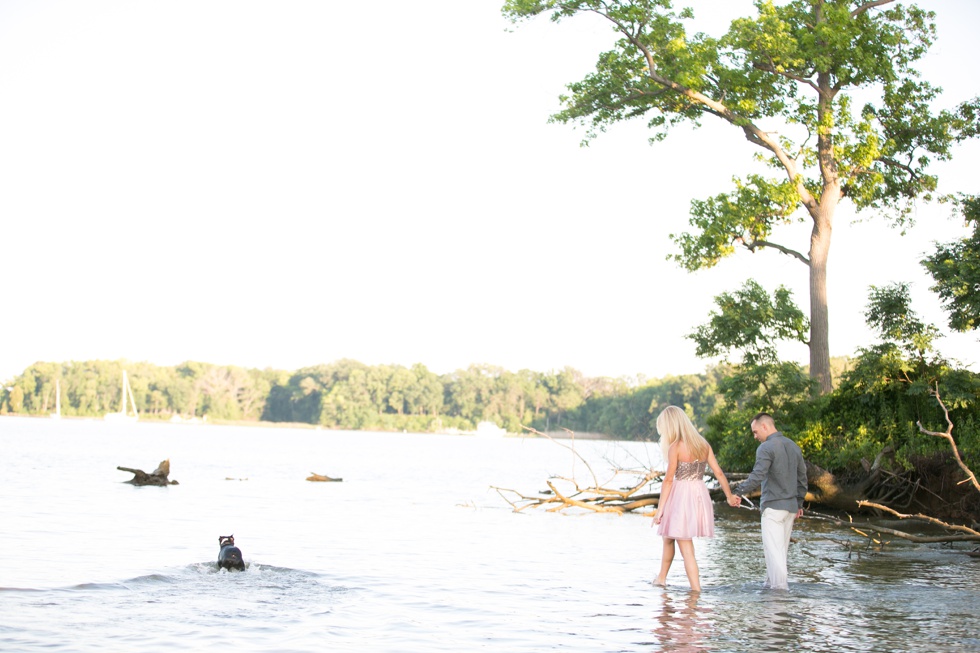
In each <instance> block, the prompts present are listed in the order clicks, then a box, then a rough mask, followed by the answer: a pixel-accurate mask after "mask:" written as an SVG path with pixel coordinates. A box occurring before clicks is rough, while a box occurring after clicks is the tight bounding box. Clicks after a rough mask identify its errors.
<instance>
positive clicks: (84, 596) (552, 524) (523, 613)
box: [0, 418, 980, 653]
mask: <svg viewBox="0 0 980 653" xmlns="http://www.w3.org/2000/svg"><path fill="white" fill-rule="evenodd" d="M576 446H577V448H578V450H579V452H580V453H582V454H583V455H585V456H586V457H587V458H588V459H589V460H590V461H591V462H592V463H593V467H594V468H595V469H596V471H597V472H598V473H599V475H600V477H601V478H602V479H603V480H605V479H607V478H609V476H610V472H608V471H607V470H608V467H609V465H608V461H609V460H612V461H615V462H618V463H620V464H622V465H627V466H630V465H634V464H635V462H636V459H639V460H641V461H643V462H647V461H649V460H651V459H654V458H655V457H656V455H657V454H656V447H655V446H654V445H643V444H640V443H629V444H619V443H609V442H578V443H577V445H576ZM164 458H170V459H171V474H170V477H171V478H172V479H177V480H178V481H179V482H180V485H177V486H171V487H167V488H157V487H142V488H137V487H133V486H130V485H128V484H125V483H123V481H125V480H128V479H129V478H130V476H131V475H130V474H128V473H124V472H120V471H117V470H116V466H117V465H122V466H124V467H138V468H141V469H144V470H146V471H152V469H154V468H155V467H156V465H157V463H158V462H160V461H161V460H163V459H164ZM573 471H574V473H575V474H576V476H577V477H578V478H579V479H580V480H582V481H586V480H587V478H588V477H587V470H586V469H585V467H584V465H583V464H582V463H581V462H576V461H574V460H573V457H572V455H571V453H570V452H569V451H567V450H566V449H563V448H561V447H559V446H557V445H555V444H554V443H552V442H548V441H546V440H533V439H521V438H502V439H494V438H478V437H467V436H436V435H412V434H372V433H350V432H326V431H311V430H290V429H273V428H236V427H221V426H188V425H170V424H144V423H140V424H135V425H123V424H118V425H117V424H107V423H103V422H96V421H75V420H62V421H61V422H54V421H48V420H40V419H22V418H0V493H2V494H0V650H2V651H42V650H43V651H100V652H101V651H106V650H110V651H126V650H140V651H167V652H168V653H169V651H172V650H174V649H175V648H176V649H178V650H189V649H205V650H213V651H224V650H228V651H232V650H234V651H284V652H285V651H317V652H320V651H324V650H331V651H398V652H405V651H471V650H482V651H506V652H518V651H545V650H561V651H588V652H595V651H651V652H655V651H698V652H708V651H748V650H752V651H787V650H806V651H828V652H830V651H835V652H836V651H869V650H882V651H947V650H948V651H980V600H978V599H980V562H978V561H976V560H973V559H971V558H969V557H967V556H965V555H963V553H962V551H963V550H965V549H966V548H967V547H966V546H965V545H959V547H958V549H955V550H948V549H942V548H940V547H934V546H921V545H911V544H908V543H904V542H898V543H893V544H891V545H889V547H887V549H886V551H885V552H884V553H882V554H878V555H872V554H867V553H865V554H862V555H860V556H859V555H856V554H853V553H852V554H850V555H849V553H848V551H847V550H846V549H845V548H844V547H843V546H842V545H841V544H840V543H839V542H840V541H842V540H847V539H854V540H855V541H856V538H851V537H850V536H849V535H848V534H847V533H845V532H843V531H841V530H839V529H836V528H834V527H832V526H830V525H827V524H823V523H816V522H812V521H810V522H805V523H802V524H800V526H799V527H798V529H797V531H796V533H795V535H796V536H797V537H798V540H799V541H798V542H797V543H796V544H794V545H793V546H792V547H791V551H790V581H791V588H790V591H789V592H769V591H765V590H762V588H761V580H762V577H763V575H764V563H763V561H762V553H761V543H760V539H759V530H758V514H757V513H752V512H750V511H747V510H735V509H729V508H727V506H718V507H717V508H716V511H717V521H716V534H717V537H716V538H715V539H714V540H704V541H697V542H696V549H697V553H698V561H699V564H700V566H701V578H702V584H703V586H704V591H703V592H702V593H701V594H700V595H695V594H691V593H690V592H689V591H687V582H686V578H685V576H684V571H683V565H682V564H681V560H680V556H679V555H678V557H677V559H676V561H675V564H674V568H673V569H672V570H671V575H670V577H669V578H668V583H669V587H668V589H666V590H662V589H659V588H655V587H653V586H652V584H651V580H652V579H653V577H654V576H655V574H656V571H657V569H658V568H659V558H660V548H661V545H660V540H659V539H658V538H657V537H656V536H655V534H654V531H653V530H652V529H651V528H650V520H649V519H648V518H645V517H641V516H638V515H627V516H615V515H592V514H590V515H567V514H566V515H561V514H551V513H547V512H544V511H541V510H533V509H532V510H529V511H527V512H526V513H524V514H515V513H513V512H512V511H511V509H510V507H509V506H508V505H507V504H506V503H505V502H504V501H503V500H502V499H501V498H500V497H499V496H498V495H497V493H496V492H494V491H492V490H489V486H490V485H498V486H502V487H509V488H513V489H516V490H519V491H523V492H525V493H526V494H533V493H534V492H536V491H537V490H539V489H541V488H543V487H545V484H544V481H545V479H546V478H547V477H548V476H549V475H550V474H561V475H565V476H569V475H571V474H572V473H573ZM311 472H317V473H321V474H327V475H330V476H342V477H343V478H344V481H343V482H342V483H309V482H306V481H305V480H304V479H305V478H306V476H307V475H309V474H310V473H311ZM226 479H233V480H226ZM618 483H619V481H618V480H617V481H614V482H613V483H612V485H617V484H618ZM626 484H627V483H626V479H623V482H622V485H626ZM230 533H234V535H235V539H236V542H237V544H238V545H239V546H240V548H241V549H242V551H243V553H244V555H245V559H246V562H247V563H248V568H247V570H246V571H245V572H241V573H237V572H227V571H217V570H216V569H215V564H214V561H215V559H216V557H217V551H218V549H217V538H218V536H219V535H227V534H230Z"/></svg>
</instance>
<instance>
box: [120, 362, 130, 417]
mask: <svg viewBox="0 0 980 653" xmlns="http://www.w3.org/2000/svg"><path fill="white" fill-rule="evenodd" d="M127 386H129V380H128V379H127V378H126V370H123V385H122V410H121V411H119V412H120V413H122V414H123V415H125V414H126V387H127Z"/></svg>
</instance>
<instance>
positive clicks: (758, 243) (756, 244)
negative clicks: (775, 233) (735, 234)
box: [735, 237, 810, 267]
mask: <svg viewBox="0 0 980 653" xmlns="http://www.w3.org/2000/svg"><path fill="white" fill-rule="evenodd" d="M735 240H738V241H741V243H742V245H744V246H745V248H746V249H748V250H749V251H750V252H752V253H753V254H754V253H755V250H756V249H758V248H760V247H772V248H773V249H775V250H778V251H780V252H782V253H783V254H786V255H787V256H793V257H795V258H797V259H799V260H800V261H802V262H803V264H804V265H806V266H807V267H809V265H810V259H808V258H807V257H805V256H803V255H802V254H800V253H799V252H797V251H796V250H795V249H790V248H789V247H785V246H783V245H779V244H777V243H771V242H769V241H768V240H753V241H752V242H748V241H746V240H745V239H744V238H742V237H739V238H736V239H735Z"/></svg>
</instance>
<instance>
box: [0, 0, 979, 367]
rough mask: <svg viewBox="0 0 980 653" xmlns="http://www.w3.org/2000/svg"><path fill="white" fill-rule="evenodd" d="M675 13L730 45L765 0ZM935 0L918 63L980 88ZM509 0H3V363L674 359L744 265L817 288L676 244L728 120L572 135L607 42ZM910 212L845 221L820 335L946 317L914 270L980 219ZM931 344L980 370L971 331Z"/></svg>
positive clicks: (941, 80) (729, 161)
mask: <svg viewBox="0 0 980 653" xmlns="http://www.w3.org/2000/svg"><path fill="white" fill-rule="evenodd" d="M678 4H688V5H690V6H693V7H694V8H695V11H696V14H697V15H698V16H699V23H698V27H699V29H702V30H703V31H705V32H708V33H711V34H716V35H718V34H721V33H722V32H723V31H724V30H725V29H726V27H727V24H728V22H729V21H730V20H731V19H732V18H733V17H735V16H737V15H740V14H747V13H749V10H750V9H751V3H749V2H745V1H744V0H734V1H732V2H728V3H725V5H724V9H723V10H719V5H718V3H712V2H708V1H706V0H692V1H691V2H689V3H678ZM919 4H920V6H922V7H925V8H930V9H934V10H936V11H937V13H938V20H937V23H938V28H939V40H938V42H937V44H936V45H935V46H934V47H933V49H932V50H931V51H930V54H929V55H928V57H927V59H926V60H925V61H924V62H923V64H922V65H921V69H922V70H923V71H924V72H925V77H926V78H927V79H930V80H931V81H933V82H934V83H936V84H938V85H940V86H942V87H943V88H944V89H945V93H944V96H943V98H942V101H941V103H940V104H941V106H943V107H952V106H955V104H956V103H958V102H959V101H962V100H965V99H968V98H970V97H974V96H976V95H977V94H978V92H980V90H978V84H977V82H976V76H975V75H974V72H973V70H972V66H973V62H974V61H975V52H974V48H973V45H974V42H975V38H976V37H975V34H974V33H973V28H974V27H975V26H976V25H977V24H980V4H977V3H976V2H975V1H974V0H946V1H944V2H939V1H938V0H935V1H924V2H920V3H919ZM501 5H502V0H465V1H461V0H433V1H431V2H427V3H410V2H405V1H404V0H379V1H377V2H372V3H370V4H369V5H364V4H361V3H352V2H339V1H333V0H311V1H306V0H290V1H288V2H281V1H277V2H271V1H250V0H169V1H167V2H152V1H148V0H86V2H77V1H54V0H0V271H2V274H3V286H2V287H3V291H2V300H0V380H5V379H10V378H12V377H14V376H15V375H18V374H20V373H22V372H23V370H24V369H25V368H26V367H27V366H29V365H30V364H32V363H34V362H35V361H70V360H76V361H81V360H91V359H103V360H116V359H126V360H131V361H149V362H151V363H156V364H159V365H175V364H177V363H180V362H182V361H185V360H196V361H202V362H209V363H215V364H222V365H238V366H243V367H256V368H266V367H272V368H276V369H284V370H295V369H298V368H301V367H304V366H308V365H316V364H320V363H328V362H331V361H335V360H338V359H341V358H351V359H355V360H359V361H361V362H364V363H367V364H370V365H377V364H400V365H406V366H408V365H412V364H414V363H423V364H424V365H426V366H427V367H429V369H431V370H433V371H435V372H437V373H440V374H442V373H448V372H451V371H453V370H456V369H459V368H464V367H467V366H469V365H471V364H490V365H496V366H500V367H502V368H505V369H509V370H512V371H516V370H519V369H531V370H536V371H548V370H552V369H560V368H563V367H565V366H571V367H574V368H576V369H578V370H580V371H582V372H584V373H585V374H587V375H590V376H611V377H631V378H638V377H646V378H659V377H662V376H667V375H673V374H686V373H698V372H702V371H704V370H705V368H706V367H707V366H708V365H709V364H710V363H711V362H713V361H709V360H703V359H699V358H697V357H696V355H695V351H694V349H695V348H694V343H693V342H691V341H690V340H689V339H687V338H686V337H685V336H686V335H687V334H689V333H691V332H692V331H693V330H694V329H695V328H696V326H697V325H699V324H702V323H703V322H705V321H706V320H707V315H708V312H709V311H710V310H711V309H712V306H713V297H715V296H716V295H718V294H719V293H721V292H724V291H730V290H735V289H737V288H738V287H740V286H741V284H742V282H743V281H745V280H746V279H748V278H755V279H757V280H759V281H760V282H761V283H763V285H765V286H766V287H768V288H769V289H770V290H771V289H773V288H775V287H776V285H778V284H783V285H786V286H787V287H789V288H791V289H793V291H794V294H795V297H796V298H797V301H798V303H799V304H800V305H801V306H804V307H805V306H806V305H807V301H808V300H807V271H806V268H805V267H804V266H803V265H801V264H800V263H798V262H796V261H794V260H793V259H790V258H789V257H786V256H783V255H780V254H778V253H776V252H772V251H768V252H760V253H757V254H748V253H740V254H739V255H737V256H735V257H733V258H730V259H727V260H725V261H724V262H722V263H721V264H720V265H718V266H717V267H715V268H712V269H709V270H703V271H700V272H697V273H693V274H692V273H688V272H686V271H684V270H682V269H681V268H680V267H679V266H678V265H677V264H675V263H673V262H670V261H667V260H666V257H667V255H668V254H670V253H672V252H674V251H675V249H674V246H673V244H672V243H671V241H670V240H669V237H668V236H669V234H675V233H680V232H683V231H687V230H688V226H687V220H688V212H689V207H690V202H691V200H692V199H696V198H705V197H708V196H710V195H713V194H716V193H720V192H726V191H728V190H730V189H731V187H732V186H731V179H732V177H733V176H735V175H737V174H742V173H744V171H745V170H746V169H749V167H750V165H751V164H750V163H749V161H750V157H751V156H752V154H753V153H754V151H753V149H752V147H751V146H750V145H748V143H747V142H746V141H745V139H744V138H743V137H742V136H741V135H740V134H739V133H738V132H737V131H736V130H733V129H731V128H730V127H725V126H724V125H720V124H712V123H710V122H706V124H705V126H704V127H703V128H702V129H700V130H694V129H692V128H689V127H681V128H678V129H676V130H675V131H674V132H673V135H672V136H670V137H669V138H668V139H667V141H665V142H662V143H658V144H656V145H652V146H651V145H650V144H649V143H648V142H647V138H648V136H649V133H648V131H647V129H646V128H645V127H644V125H643V124H642V121H640V122H633V123H628V124H623V125H619V126H616V127H614V128H613V129H610V130H609V132H608V133H606V134H603V135H601V136H600V137H599V138H598V139H597V140H595V141H593V142H592V143H591V145H589V146H588V147H581V146H580V141H581V140H582V138H583V136H584V133H583V131H582V129H581V128H578V129H576V128H575V127H573V126H570V125H559V124H549V123H548V117H549V115H551V114H552V113H554V112H555V111H557V110H558V109H559V107H560V104H559V100H558V96H559V95H560V94H561V93H562V92H563V91H564V89H565V85H566V84H568V83H570V82H574V81H578V80H579V79H581V78H582V77H583V76H585V75H586V74H587V73H588V72H590V71H591V70H592V69H593V66H594V63H595V59H596V55H597V54H598V53H599V52H601V51H603V50H605V49H608V48H609V47H610V46H611V43H612V42H613V40H614V38H615V35H614V34H613V33H612V32H611V31H610V29H609V28H608V27H607V25H606V24H605V23H603V22H601V21H599V20H598V19H596V20H587V19H586V20H581V19H577V20H574V21H571V22H569V23H567V24H561V25H554V24H552V23H550V22H549V21H547V20H545V19H541V20H537V21H531V22H529V23H522V24H520V25H517V26H513V25H511V24H510V23H508V22H507V21H506V20H505V19H503V18H502V17H501V14H500V6H501ZM363 7H370V9H363ZM726 12H727V13H726ZM701 16H704V19H703V20H702V19H701ZM978 163H980V144H978V143H968V144H965V145H962V146H960V147H958V148H957V150H956V152H955V155H954V158H953V160H952V161H951V162H949V163H942V164H939V165H936V166H935V167H934V168H933V172H935V173H937V174H939V176H940V190H941V191H942V192H967V193H976V192H978V190H980V189H978V188H977V186H976V182H975V170H976V169H977V165H978ZM855 217H859V218H861V221H859V222H854V219H855ZM916 218H917V222H916V226H915V227H914V228H911V229H909V230H907V231H906V233H905V235H904V236H903V235H901V234H900V233H899V232H898V231H896V230H894V229H891V228H889V227H887V226H886V222H885V221H883V220H881V219H879V218H872V217H870V216H867V217H866V216H854V214H853V213H852V212H851V211H850V209H849V207H846V206H845V207H844V208H842V209H841V210H840V211H839V212H838V216H837V218H836V222H835V229H834V240H833V244H832V248H831V254H830V261H829V271H828V292H829V298H830V320H831V332H830V344H831V353H832V355H835V356H843V355H853V354H854V353H855V352H856V351H857V349H858V348H859V347H862V346H868V345H870V344H872V343H873V342H874V336H873V334H872V333H870V332H869V330H868V329H867V327H866V326H865V324H864V317H863V309H864V307H865V304H866V301H867V293H868V288H869V286H871V285H884V284H887V283H890V282H894V281H904V282H909V283H911V284H912V291H913V299H914V306H915V308H916V309H917V310H918V311H919V313H920V315H922V316H923V317H924V318H925V319H927V320H929V321H932V322H934V323H936V324H937V325H939V326H942V327H943V328H944V331H947V332H948V329H946V328H945V325H946V316H945V314H944V313H943V312H942V310H941V307H940V304H939V301H938V299H937V298H936V297H935V295H934V294H933V293H931V292H930V291H929V285H930V280H929V278H928V276H927V275H926V273H925V272H924V270H923V269H922V267H921V266H920V265H919V263H918V261H919V260H921V258H922V256H923V254H924V253H926V252H928V251H929V250H930V249H931V246H932V243H933V242H935V241H948V240H951V239H953V238H956V237H961V236H963V235H965V234H966V233H967V231H966V229H965V227H964V226H963V223H962V220H961V219H960V218H959V217H958V216H956V215H954V214H953V213H952V212H951V211H950V209H949V208H948V207H945V206H935V205H929V204H919V205H918V206H917V208H916ZM807 234H808V228H807V226H806V225H802V226H796V227H792V228H789V229H788V230H786V231H785V232H781V233H780V234H779V236H780V238H778V239H777V240H780V242H784V243H793V244H798V243H805V241H806V238H807ZM798 246H799V247H800V248H801V249H803V250H805V249H806V247H805V245H802V244H800V245H798ZM939 347H940V349H941V350H942V351H943V353H944V354H946V355H947V356H950V357H953V358H955V359H958V360H959V361H960V362H962V363H963V364H965V365H967V366H969V367H971V368H972V369H974V370H977V369H980V365H978V362H980V355H978V354H980V347H978V346H977V337H976V335H975V334H949V335H948V336H947V337H946V338H944V339H943V340H941V341H940V343H939ZM783 353H784V355H785V356H787V357H788V358H792V359H796V360H799V361H801V362H805V361H806V357H807V353H806V350H805V348H804V347H803V346H802V345H792V346H788V347H787V348H786V349H785V351H784V352H783Z"/></svg>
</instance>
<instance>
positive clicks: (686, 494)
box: [654, 406, 807, 592]
mask: <svg viewBox="0 0 980 653" xmlns="http://www.w3.org/2000/svg"><path fill="white" fill-rule="evenodd" d="M750 426H751V429H752V436H753V437H754V438H755V439H756V440H758V441H759V442H760V444H759V448H758V449H757V450H756V454H755V466H754V467H753V468H752V473H751V474H750V475H749V477H748V478H746V479H745V480H744V481H743V482H742V483H740V484H738V485H736V486H735V487H734V488H730V487H729V485H728V479H726V478H725V474H724V473H723V472H722V471H721V467H719V466H718V461H717V460H715V454H714V452H713V451H712V450H711V445H710V444H708V441H707V440H705V439H704V437H703V436H702V435H701V434H700V433H698V431H697V429H696V428H694V424H692V423H691V420H690V419H688V417H687V415H686V414H685V413H684V411H683V410H681V409H680V408H678V407H677V406H668V407H667V408H665V409H664V410H663V412H661V413H660V415H659V417H657V432H658V433H659V434H660V448H661V449H662V450H663V458H664V460H665V461H666V463H667V472H666V474H665V475H664V480H663V484H662V485H661V489H660V501H659V504H658V507H657V512H656V513H655V514H654V523H655V524H657V525H658V528H657V534H658V535H661V536H662V537H663V540H664V552H663V557H662V559H661V564H660V574H659V575H658V576H657V578H656V580H655V581H654V584H655V585H661V586H664V585H666V584H667V572H668V571H669V570H670V565H671V563H672V562H673V561H674V544H675V542H676V544H677V547H678V548H680V550H681V556H682V557H683V558H684V571H686V572H687V579H688V581H689V582H690V583H691V589H692V590H694V591H695V592H699V591H701V582H700V578H699V576H698V563H697V560H695V558H694V542H693V538H695V537H714V509H713V508H712V505H711V498H710V497H709V496H708V488H707V487H706V486H705V484H704V475H705V473H706V471H707V469H708V468H711V471H712V472H714V475H715V478H717V479H718V483H719V484H720V485H721V489H722V490H723V491H724V493H725V496H726V497H728V505H730V506H739V505H741V503H742V497H741V496H740V495H743V494H748V493H749V492H752V491H754V490H756V489H757V488H759V487H761V488H762V499H761V505H760V507H759V509H760V510H761V512H762V544H763V550H764V553H765V559H766V582H765V587H769V588H772V589H789V587H788V585H787V580H786V577H787V570H786V558H787V553H788V551H789V540H790V533H792V531H793V522H794V521H795V520H796V518H797V517H800V516H802V515H803V500H804V498H805V497H806V492H807V480H806V464H805V463H804V462H803V454H802V453H801V452H800V448H799V447H798V446H797V445H796V443H795V442H793V441H792V440H790V439H789V438H787V437H786V436H784V435H783V434H782V433H780V432H779V431H778V430H776V423H775V421H774V420H773V418H772V415H769V414H768V413H759V414H758V415H756V416H755V417H754V418H753V419H752V422H751V425H750Z"/></svg>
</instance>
